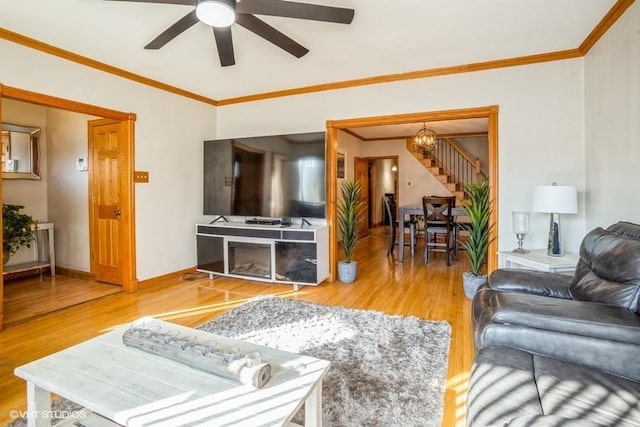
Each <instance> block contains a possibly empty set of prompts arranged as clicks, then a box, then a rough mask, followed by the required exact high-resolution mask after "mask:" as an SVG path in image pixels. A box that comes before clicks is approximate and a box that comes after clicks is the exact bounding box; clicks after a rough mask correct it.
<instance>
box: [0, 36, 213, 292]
mask: <svg viewBox="0 0 640 427" xmlns="http://www.w3.org/2000/svg"><path fill="white" fill-rule="evenodd" d="M0 57H2V58H11V61H3V63H2V67H0V84H3V85H7V86H13V87H17V88H20V89H26V90H30V91H34V92H39V93H44V94H47V95H53V96H58V97H61V98H65V99H70V100H75V101H80V102H84V103H88V104H93V105H98V106H101V107H106V108H111V109H115V110H119V111H127V112H132V113H135V114H136V115H137V120H136V124H135V144H136V149H135V168H136V170H146V171H149V177H150V182H149V183H148V184H136V187H135V203H136V206H135V207H136V245H137V247H136V258H137V276H138V279H140V280H144V279H148V278H152V277H156V276H160V275H162V274H167V273H170V272H174V271H177V270H181V269H184V268H189V267H193V266H194V265H195V262H196V257H195V235H194V230H195V226H194V224H195V223H196V222H197V221H199V220H200V219H201V218H202V147H203V141H204V140H206V139H214V138H215V137H216V132H215V126H216V111H215V108H214V107H212V106H210V105H207V104H203V103H200V102H196V101H193V100H189V99H187V98H184V97H180V96H176V95H173V94H170V93H167V92H163V91H159V90H156V89H153V88H150V87H148V86H144V85H141V84H138V83H135V82H132V81H129V80H125V79H122V78H119V77H116V76H113V75H109V74H106V73H103V72H100V71H97V70H93V69H90V68H87V67H83V66H80V65H77V64H74V63H71V62H69V61H65V60H62V59H59V58H55V57H52V56H49V55H46V54H43V53H40V52H37V51H35V50H32V49H28V48H25V47H22V46H19V45H16V44H13V43H10V42H8V41H5V40H0ZM3 119H4V118H3Z"/></svg>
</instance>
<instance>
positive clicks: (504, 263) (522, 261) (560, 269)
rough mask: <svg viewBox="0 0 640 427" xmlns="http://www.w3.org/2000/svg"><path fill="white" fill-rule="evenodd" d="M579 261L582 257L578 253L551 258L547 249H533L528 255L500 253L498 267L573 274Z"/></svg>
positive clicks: (508, 252)
mask: <svg viewBox="0 0 640 427" xmlns="http://www.w3.org/2000/svg"><path fill="white" fill-rule="evenodd" d="M579 259H580V256H579V255H578V254H576V253H566V254H564V255H563V256H560V257H555V256H549V255H547V250H546V249H533V250H530V251H529V253H528V254H517V253H513V252H511V251H504V252H498V267H499V268H526V269H529V270H539V271H549V272H552V273H564V274H572V273H573V271H574V270H575V269H576V265H578V260H579Z"/></svg>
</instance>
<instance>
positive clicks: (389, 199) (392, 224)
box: [384, 194, 417, 257]
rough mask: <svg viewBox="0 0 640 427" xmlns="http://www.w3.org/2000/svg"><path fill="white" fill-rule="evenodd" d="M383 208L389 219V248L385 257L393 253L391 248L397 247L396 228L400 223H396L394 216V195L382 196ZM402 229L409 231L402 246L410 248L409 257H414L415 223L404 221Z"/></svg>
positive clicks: (396, 219) (402, 231) (410, 220)
mask: <svg viewBox="0 0 640 427" xmlns="http://www.w3.org/2000/svg"><path fill="white" fill-rule="evenodd" d="M384 208H385V210H386V211H387V217H388V218H389V247H388V249H387V255H391V254H392V253H393V247H394V246H396V245H399V241H398V239H397V238H396V235H397V233H398V228H400V221H398V218H397V215H396V211H397V209H396V199H395V195H394V194H392V195H388V196H384ZM404 229H408V230H409V239H405V241H404V246H409V247H410V248H411V257H413V256H414V255H415V252H416V236H417V234H416V223H415V221H413V220H412V219H409V220H405V221H404ZM404 229H403V230H400V232H401V233H404ZM399 250H404V248H400V249H399Z"/></svg>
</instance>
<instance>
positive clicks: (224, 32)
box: [212, 27, 236, 67]
mask: <svg viewBox="0 0 640 427" xmlns="http://www.w3.org/2000/svg"><path fill="white" fill-rule="evenodd" d="M212 28H213V35H214V37H215V38H216V46H217V48H218V57H219V58H220V65H222V66H223V67H228V66H229V65H234V64H235V63H236V57H235V54H234V53H233V38H232V37H231V27H225V28H216V27H212Z"/></svg>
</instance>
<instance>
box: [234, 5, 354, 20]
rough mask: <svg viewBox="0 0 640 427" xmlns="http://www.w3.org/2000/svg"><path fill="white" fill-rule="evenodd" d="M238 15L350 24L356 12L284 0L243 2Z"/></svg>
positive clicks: (237, 8) (238, 9)
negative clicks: (246, 14)
mask: <svg viewBox="0 0 640 427" xmlns="http://www.w3.org/2000/svg"><path fill="white" fill-rule="evenodd" d="M236 11H237V12H238V13H252V14H256V15H271V16H284V17H286V18H298V19H310V20H313V21H324V22H336V23H339V24H350V23H351V21H352V20H353V15H354V10H353V9H346V8H342V7H333V6H321V5H317V4H307V3H298V2H292V1H283V0H242V1H240V2H238V5H237V6H236Z"/></svg>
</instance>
